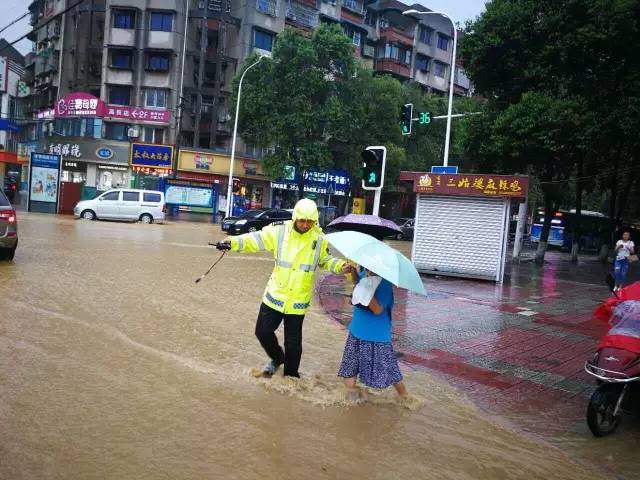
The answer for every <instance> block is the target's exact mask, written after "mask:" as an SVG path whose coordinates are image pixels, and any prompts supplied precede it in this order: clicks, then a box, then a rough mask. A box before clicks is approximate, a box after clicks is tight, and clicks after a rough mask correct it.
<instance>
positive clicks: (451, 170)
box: [431, 165, 458, 175]
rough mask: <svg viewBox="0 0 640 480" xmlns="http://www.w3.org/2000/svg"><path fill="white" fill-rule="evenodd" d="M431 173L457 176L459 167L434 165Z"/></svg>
mask: <svg viewBox="0 0 640 480" xmlns="http://www.w3.org/2000/svg"><path fill="white" fill-rule="evenodd" d="M431 173H440V174H443V175H446V174H451V175H457V173H458V167H457V166H456V165H448V166H446V167H445V166H444V165H432V166H431Z"/></svg>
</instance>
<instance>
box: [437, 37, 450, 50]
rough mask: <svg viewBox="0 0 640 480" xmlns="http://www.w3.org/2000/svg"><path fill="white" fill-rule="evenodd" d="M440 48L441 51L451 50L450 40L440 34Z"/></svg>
mask: <svg viewBox="0 0 640 480" xmlns="http://www.w3.org/2000/svg"><path fill="white" fill-rule="evenodd" d="M438 48H439V49H440V50H448V49H449V39H448V38H447V37H444V36H442V35H440V34H438Z"/></svg>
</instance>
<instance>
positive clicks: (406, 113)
mask: <svg viewBox="0 0 640 480" xmlns="http://www.w3.org/2000/svg"><path fill="white" fill-rule="evenodd" d="M412 120H413V103H407V104H406V105H403V106H402V111H401V113H400V127H401V128H402V134H403V135H411V122H412Z"/></svg>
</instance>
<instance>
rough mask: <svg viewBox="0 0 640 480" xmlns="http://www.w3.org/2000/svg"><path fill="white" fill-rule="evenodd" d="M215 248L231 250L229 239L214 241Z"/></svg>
mask: <svg viewBox="0 0 640 480" xmlns="http://www.w3.org/2000/svg"><path fill="white" fill-rule="evenodd" d="M216 248H217V249H218V250H231V240H230V239H228V238H225V239H224V240H222V241H221V242H218V243H216Z"/></svg>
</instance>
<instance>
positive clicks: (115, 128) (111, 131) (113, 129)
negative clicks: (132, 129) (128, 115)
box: [105, 122, 129, 141]
mask: <svg viewBox="0 0 640 480" xmlns="http://www.w3.org/2000/svg"><path fill="white" fill-rule="evenodd" d="M128 128H129V125H127V124H126V123H113V122H105V137H106V138H108V139H109V140H121V141H124V140H128V136H127V130H128Z"/></svg>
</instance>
